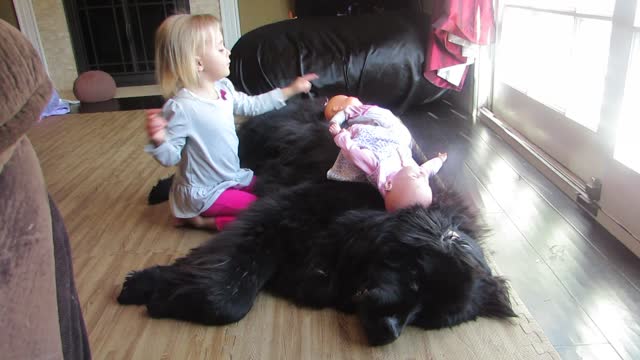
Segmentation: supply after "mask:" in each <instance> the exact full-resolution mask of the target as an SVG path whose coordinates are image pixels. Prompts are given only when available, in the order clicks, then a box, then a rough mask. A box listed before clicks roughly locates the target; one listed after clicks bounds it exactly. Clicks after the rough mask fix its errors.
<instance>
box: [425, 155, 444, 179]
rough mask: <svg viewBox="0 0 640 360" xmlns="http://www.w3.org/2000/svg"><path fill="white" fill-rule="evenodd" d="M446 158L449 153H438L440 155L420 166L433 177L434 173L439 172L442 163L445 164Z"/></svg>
mask: <svg viewBox="0 0 640 360" xmlns="http://www.w3.org/2000/svg"><path fill="white" fill-rule="evenodd" d="M446 160H447V153H438V156H436V157H434V158H433V159H431V160H429V161H427V162H425V163H424V164H422V165H420V168H421V169H422V171H424V173H425V174H427V175H428V176H429V177H431V176H432V175H434V174H437V173H438V171H440V168H441V167H442V164H444V162H445V161H446Z"/></svg>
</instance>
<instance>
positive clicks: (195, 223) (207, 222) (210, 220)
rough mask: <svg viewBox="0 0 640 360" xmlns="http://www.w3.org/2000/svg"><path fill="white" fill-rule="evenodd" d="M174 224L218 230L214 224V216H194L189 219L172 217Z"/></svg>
mask: <svg viewBox="0 0 640 360" xmlns="http://www.w3.org/2000/svg"><path fill="white" fill-rule="evenodd" d="M174 225H175V226H191V227H194V228H197V229H209V230H216V231H217V230H218V227H217V226H216V218H214V217H204V216H195V217H192V218H189V219H180V218H174Z"/></svg>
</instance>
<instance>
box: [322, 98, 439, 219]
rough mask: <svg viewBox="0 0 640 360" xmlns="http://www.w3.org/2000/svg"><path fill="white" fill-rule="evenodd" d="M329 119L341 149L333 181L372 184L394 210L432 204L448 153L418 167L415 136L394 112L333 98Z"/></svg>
mask: <svg viewBox="0 0 640 360" xmlns="http://www.w3.org/2000/svg"><path fill="white" fill-rule="evenodd" d="M324 114H325V117H326V118H327V120H329V122H330V125H329V132H331V134H332V135H333V136H334V141H335V143H336V145H338V147H340V149H341V151H340V154H339V155H338V159H336V163H335V164H334V166H333V167H332V168H331V169H330V170H329V171H328V172H327V177H328V178H329V179H332V180H341V181H363V180H367V181H369V182H371V183H372V184H374V185H375V186H376V187H377V188H378V190H379V191H380V194H381V195H382V197H383V198H384V203H385V207H386V209H387V210H388V211H395V210H398V209H403V208H406V207H409V206H412V205H423V206H429V205H431V201H432V199H433V194H432V193H431V187H430V186H429V178H430V177H431V176H432V175H433V174H436V173H437V172H438V170H440V167H441V166H442V164H443V163H444V161H446V159H447V154H446V153H440V154H438V156H437V157H435V158H433V159H431V160H429V161H427V162H425V163H424V164H422V165H418V164H417V163H416V162H415V160H413V158H412V157H411V134H410V133H409V129H407V128H406V126H404V124H403V123H402V121H401V120H400V119H398V118H397V117H396V116H395V115H393V113H391V111H389V110H387V109H383V108H381V107H379V106H375V105H363V104H362V102H360V100H358V98H355V97H349V96H345V95H336V96H334V97H332V98H331V99H330V100H329V101H328V102H327V104H326V106H325V110H324ZM343 125H346V126H344V128H343Z"/></svg>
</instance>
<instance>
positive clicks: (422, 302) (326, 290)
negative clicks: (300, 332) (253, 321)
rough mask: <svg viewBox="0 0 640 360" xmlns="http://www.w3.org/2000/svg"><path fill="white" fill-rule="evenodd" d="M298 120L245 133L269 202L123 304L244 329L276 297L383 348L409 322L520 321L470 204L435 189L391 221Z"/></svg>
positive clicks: (321, 137) (308, 123)
mask: <svg viewBox="0 0 640 360" xmlns="http://www.w3.org/2000/svg"><path fill="white" fill-rule="evenodd" d="M298 109H299V108H298ZM287 111H289V113H287V112H284V114H285V115H286V116H285V118H280V117H279V115H278V113H276V114H272V115H271V116H270V117H267V118H265V117H261V118H259V119H252V120H250V121H249V122H248V123H246V124H245V125H244V126H243V131H242V132H241V133H240V139H241V144H243V145H242V147H241V153H242V154H244V160H245V163H247V162H249V163H251V162H252V161H255V163H254V165H256V166H255V169H257V170H258V173H259V174H260V182H261V184H262V185H261V186H262V187H261V191H262V193H263V194H264V196H263V197H262V198H261V199H260V200H259V201H257V202H256V203H254V204H253V205H252V206H251V207H250V208H249V209H248V210H247V211H246V212H245V213H243V214H242V215H241V216H240V217H239V218H238V219H237V220H236V221H235V222H234V223H232V224H231V225H230V226H229V227H228V228H227V229H225V231H223V232H221V233H220V234H218V235H217V236H216V237H215V238H214V239H212V240H210V241H208V242H206V243H205V244H203V245H202V246H200V247H197V248H195V249H193V250H192V251H191V252H190V253H189V254H188V255H187V256H185V257H183V258H180V259H178V260H176V261H175V263H173V264H172V265H166V266H155V267H151V268H148V269H145V270H141V271H136V272H132V273H131V274H129V276H128V277H127V278H126V280H125V283H124V285H123V289H122V292H121V294H120V296H119V297H118V301H119V302H120V303H122V304H145V305H146V306H147V309H148V312H149V315H151V316H152V317H172V318H177V319H182V320H187V321H193V322H198V323H203V324H210V325H220V324H228V323H231V322H235V321H238V320H240V319H242V318H243V317H244V316H245V315H246V313H247V312H248V311H249V310H250V309H251V306H252V305H253V302H254V300H255V297H256V296H257V294H258V293H259V292H260V291H261V290H262V289H263V288H264V289H268V290H270V291H272V292H273V293H274V294H277V295H279V296H283V297H285V298H288V299H290V300H292V301H294V302H295V303H297V304H300V305H304V306H311V307H335V308H337V309H340V310H343V311H347V312H354V313H355V314H356V315H357V316H358V318H359V319H360V321H361V323H362V326H363V329H364V331H365V334H366V336H367V339H368V340H369V342H370V343H371V344H372V345H380V344H386V343H389V342H392V341H394V340H395V339H396V338H397V337H398V336H400V334H401V332H402V330H403V328H404V327H405V326H406V325H409V324H411V325H415V326H419V327H422V328H425V329H432V328H440V327H447V326H453V325H456V324H459V323H461V322H464V321H467V320H471V319H475V318H476V317H477V316H488V317H497V318H504V317H510V316H515V314H514V313H513V311H512V309H511V305H510V302H509V296H508V290H507V286H506V283H505V280H503V279H502V278H500V277H497V276H494V275H493V274H492V272H491V269H490V268H489V266H488V265H487V263H486V260H485V258H484V254H483V251H482V248H481V246H480V243H479V242H480V239H482V236H483V234H484V230H483V228H482V226H481V225H480V222H479V221H478V219H477V217H476V216H475V214H474V212H473V211H472V209H471V208H470V207H469V206H467V205H465V203H464V201H462V199H461V198H460V196H459V195H457V194H455V193H453V192H451V191H448V190H446V188H444V187H442V186H435V187H434V192H435V197H434V203H433V204H432V206H431V207H429V208H428V209H425V208H423V207H420V206H416V207H413V208H408V209H404V210H401V211H397V212H393V213H387V212H385V211H384V206H383V202H382V199H381V197H380V195H379V194H378V193H377V190H376V189H375V188H374V187H372V186H371V185H369V184H358V183H346V182H332V181H328V180H326V177H325V176H324V174H325V173H326V169H328V168H329V167H330V166H331V163H332V161H333V159H335V155H336V153H337V150H335V149H334V146H333V144H332V141H331V138H330V137H329V136H328V135H327V133H328V131H327V125H326V123H324V122H322V120H319V121H315V120H314V119H308V118H306V117H305V116H306V115H301V114H296V112H295V111H293V110H287ZM303 113H305V114H308V113H312V114H316V112H313V111H309V110H308V109H305V111H304V112H303ZM279 114H282V112H281V113H279ZM301 119H302V120H301ZM248 140H251V141H248ZM261 159H262V161H261ZM276 159H279V160H276ZM294 183H300V184H299V185H293V186H292V184H294ZM282 185H285V186H284V187H282Z"/></svg>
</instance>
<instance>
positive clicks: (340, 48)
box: [229, 12, 444, 113]
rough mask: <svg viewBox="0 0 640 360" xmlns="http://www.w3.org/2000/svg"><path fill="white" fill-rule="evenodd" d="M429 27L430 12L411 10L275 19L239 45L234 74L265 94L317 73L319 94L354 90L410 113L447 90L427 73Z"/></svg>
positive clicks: (251, 90) (243, 86) (248, 88)
mask: <svg viewBox="0 0 640 360" xmlns="http://www.w3.org/2000/svg"><path fill="white" fill-rule="evenodd" d="M429 24H430V23H429V19H428V16H427V15H425V14H422V13H420V14H415V13H414V14H410V13H408V12H386V13H382V14H365V15H358V16H317V17H316V16H314V17H305V18H297V19H291V20H285V21H281V22H277V23H273V24H268V25H265V26H263V27H260V28H258V29H255V30H253V31H251V32H249V33H247V34H245V35H243V36H242V37H241V38H240V39H239V40H238V42H237V43H236V44H235V46H234V47H233V49H232V50H231V75H230V76H229V78H230V79H231V81H232V82H233V84H234V85H235V86H236V88H237V89H238V90H241V91H244V92H246V93H248V94H259V93H262V92H265V91H268V90H271V89H273V88H276V87H283V86H286V85H287V84H288V83H289V82H290V81H291V80H293V79H294V78H295V77H297V76H300V75H302V74H306V73H310V72H315V73H317V74H318V75H319V76H320V78H319V79H318V80H315V81H314V82H313V84H314V86H313V88H312V90H311V93H310V96H312V97H331V96H333V95H336V94H348V95H352V96H357V97H358V98H360V99H361V100H362V101H363V102H364V103H370V104H376V105H380V106H383V107H386V108H389V109H390V110H392V111H394V112H396V113H402V112H403V111H405V110H406V109H408V108H409V107H411V106H413V105H418V104H422V103H426V102H430V101H433V100H435V99H437V98H438V97H440V96H441V95H442V94H443V93H444V91H443V90H442V89H440V88H438V87H436V86H435V85H433V84H431V83H430V82H429V81H428V80H426V79H425V78H424V76H423V74H422V73H423V69H424V59H425V46H426V44H427V34H428V30H429Z"/></svg>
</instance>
